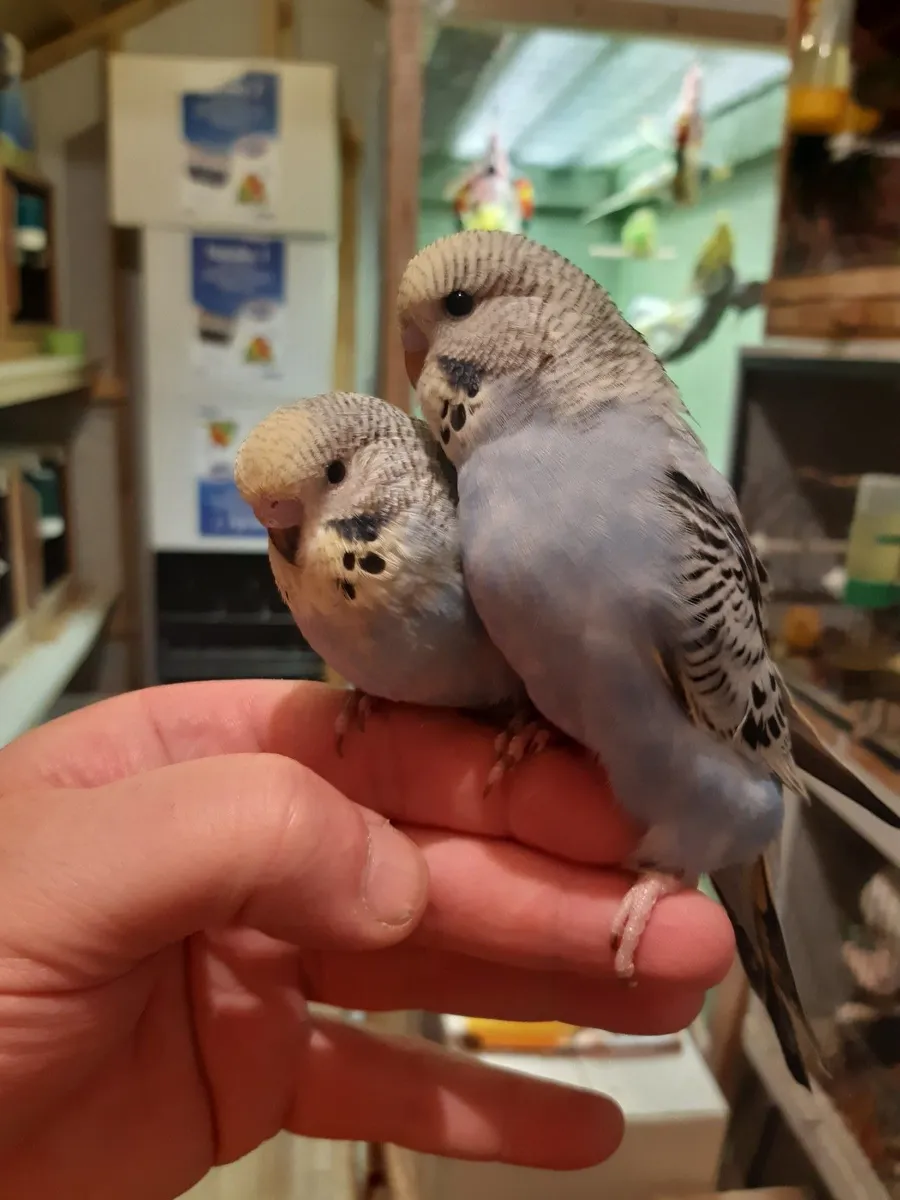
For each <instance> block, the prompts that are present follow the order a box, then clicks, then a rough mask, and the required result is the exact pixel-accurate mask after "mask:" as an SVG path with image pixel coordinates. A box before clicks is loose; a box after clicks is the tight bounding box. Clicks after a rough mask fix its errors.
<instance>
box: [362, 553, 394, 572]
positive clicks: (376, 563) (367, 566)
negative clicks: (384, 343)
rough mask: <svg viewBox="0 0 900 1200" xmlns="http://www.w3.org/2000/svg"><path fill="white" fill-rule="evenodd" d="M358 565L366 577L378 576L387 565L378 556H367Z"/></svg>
mask: <svg viewBox="0 0 900 1200" xmlns="http://www.w3.org/2000/svg"><path fill="white" fill-rule="evenodd" d="M359 565H360V567H361V568H362V570H363V571H365V572H366V573H367V574H368V575H380V574H381V572H382V571H383V570H384V568H385V567H386V566H387V563H386V562H385V561H384V559H383V558H382V557H381V555H380V554H367V555H366V556H365V558H361V559H360V560H359Z"/></svg>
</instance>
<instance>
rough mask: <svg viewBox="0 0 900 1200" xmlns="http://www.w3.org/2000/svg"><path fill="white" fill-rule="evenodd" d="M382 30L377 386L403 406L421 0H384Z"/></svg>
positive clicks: (413, 241) (418, 131) (415, 205)
mask: <svg viewBox="0 0 900 1200" xmlns="http://www.w3.org/2000/svg"><path fill="white" fill-rule="evenodd" d="M387 19H388V30H387V45H388V53H387V80H388V87H387V110H388V111H387V155H386V162H387V165H386V169H385V205H384V230H383V237H382V248H383V252H382V283H383V289H384V290H383V292H382V302H381V355H380V376H381V378H380V384H379V390H380V393H381V395H382V396H383V397H384V399H385V400H390V402H391V403H392V404H396V405H397V406H398V407H399V408H403V409H408V408H409V393H410V387H409V380H408V379H407V376H406V367H405V365H404V361H403V348H402V346H401V344H400V332H399V329H398V327H397V317H396V312H397V292H398V290H399V288H400V279H401V277H402V275H403V272H404V270H405V268H406V264H407V263H408V262H409V260H410V259H411V258H412V257H413V255H414V254H415V252H416V245H417V231H418V225H419V157H420V153H421V142H422V63H421V57H420V41H421V33H422V0H389V2H388V18H387Z"/></svg>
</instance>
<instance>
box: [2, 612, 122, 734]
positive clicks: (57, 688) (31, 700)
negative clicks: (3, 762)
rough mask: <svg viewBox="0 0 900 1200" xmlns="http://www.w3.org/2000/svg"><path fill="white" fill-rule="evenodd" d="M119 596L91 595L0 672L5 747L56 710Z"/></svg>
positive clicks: (60, 618)
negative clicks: (50, 633) (51, 632)
mask: <svg viewBox="0 0 900 1200" xmlns="http://www.w3.org/2000/svg"><path fill="white" fill-rule="evenodd" d="M114 600H115V596H114V595H113V594H111V593H102V592H93V593H89V594H88V595H87V596H86V597H85V598H84V599H83V600H82V601H80V602H79V603H78V604H77V605H76V606H73V607H72V608H70V609H67V610H66V611H65V612H63V613H61V614H60V617H59V622H60V629H59V632H58V633H57V635H56V637H55V638H53V639H52V640H50V641H46V642H38V643H35V644H34V645H32V646H31V647H29V648H28V649H27V650H25V651H24V653H23V654H22V656H21V657H20V658H19V659H18V660H17V661H16V662H14V663H13V665H12V666H11V667H10V668H9V669H8V670H7V671H5V672H3V673H2V674H0V748H2V747H3V746H6V745H8V744H9V743H10V742H12V741H14V740H15V739H16V738H17V737H19V736H20V735H21V734H23V733H27V732H28V730H29V729H32V728H34V726H35V725H37V724H39V723H40V722H41V720H42V719H43V718H44V717H45V716H46V714H47V713H48V712H49V711H50V709H51V708H52V707H53V705H54V704H55V703H56V701H57V700H58V699H59V697H60V696H61V695H62V693H63V692H64V691H65V689H66V686H67V685H68V683H69V681H70V680H71V679H72V677H73V675H74V674H75V673H76V671H77V670H78V668H79V667H80V666H81V664H82V663H83V662H84V660H85V659H86V658H87V656H88V654H89V653H90V651H91V650H92V648H93V647H94V645H95V644H96V641H97V638H98V637H99V636H100V631H101V629H102V628H103V623H104V621H105V620H106V617H107V615H108V613H109V610H110V609H111V607H112V605H113V602H114Z"/></svg>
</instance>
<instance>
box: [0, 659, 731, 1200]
mask: <svg viewBox="0 0 900 1200" xmlns="http://www.w3.org/2000/svg"><path fill="white" fill-rule="evenodd" d="M343 699H344V697H343V695H342V694H341V693H338V692H335V691H333V690H332V689H328V688H324V687H320V686H317V685H300V686H298V685H296V684H290V683H276V682H234V683H216V684H187V685H182V686H178V687H171V688H156V689H150V690H148V691H144V692H136V693H131V694H129V695H125V696H121V697H118V698H116V699H114V700H111V701H107V702H105V703H103V704H100V705H97V706H95V707H93V708H90V709H86V710H83V711H81V712H77V713H74V714H72V715H71V716H69V717H66V718H63V719H62V720H60V721H57V722H54V723H53V724H50V725H46V726H44V727H42V728H40V729H37V730H35V731H34V732H32V733H30V734H28V735H27V736H25V737H24V738H21V739H20V740H19V741H18V742H15V743H13V744H12V745H11V746H9V747H7V748H6V749H5V750H3V751H0V854H2V864H0V1061H2V1063H3V1069H2V1071H0V1178H2V1179H3V1181H4V1183H3V1192H4V1194H7V1195H10V1196H26V1195H27V1196H28V1197H29V1200H44V1198H50V1197H52V1198H53V1200H57V1197H59V1196H62V1195H64V1196H66V1197H67V1200H80V1198H82V1197H84V1198H87V1197H90V1200H106V1198H107V1197H109V1198H110V1200H112V1198H113V1197H116V1200H118V1197H120V1196H122V1195H127V1196H128V1197H129V1198H130V1200H142V1198H147V1200H162V1198H168V1197H172V1196H175V1195H178V1194H180V1193H182V1192H183V1191H185V1190H187V1189H188V1188H189V1187H191V1186H192V1185H193V1184H194V1183H195V1182H196V1181H197V1180H199V1179H200V1178H202V1176H203V1175H204V1174H205V1173H206V1172H207V1171H208V1170H209V1168H210V1167H212V1166H213V1165H215V1164H219V1163H225V1162H229V1161H233V1160H234V1159H236V1158H238V1157H241V1156H242V1155H244V1154H246V1153H247V1152H249V1151H250V1150H252V1149H253V1148H255V1147H256V1146H257V1145H259V1144H260V1143H261V1142H262V1141H264V1140H265V1139H267V1138H269V1137H271V1136H272V1135H274V1134H275V1133H276V1132H277V1131H278V1130H280V1129H282V1128H285V1129H289V1130H292V1131H294V1132H295V1133H300V1134H306V1135H309V1136H314V1137H334V1138H346V1139H350V1140H357V1139H358V1140H371V1141H384V1142H394V1143H398V1144H401V1145H406V1146H409V1147H412V1148H414V1149H418V1150H423V1151H428V1152H431V1153H438V1154H445V1155H454V1156H459V1157H477V1158H494V1159H500V1160H503V1161H510V1162H518V1163H523V1164H528V1165H534V1166H542V1167H551V1168H558V1169H567V1168H577V1167H583V1166H587V1165H589V1164H591V1163H594V1162H598V1161H600V1160H602V1159H603V1158H605V1157H607V1156H608V1155H609V1154H610V1153H611V1152H612V1151H613V1150H614V1149H615V1147H616V1146H617V1144H618V1142H619V1139H620V1137H621V1115H620V1113H619V1111H618V1109H617V1108H616V1107H615V1105H614V1104H612V1103H611V1102H610V1101H608V1100H606V1099H604V1098H603V1097H599V1096H596V1095H592V1094H587V1093H583V1092H578V1091H574V1090H569V1089H564V1088H560V1087H558V1086H556V1085H553V1084H550V1083H545V1082H542V1081H538V1080H533V1079H529V1078H527V1077H524V1076H521V1075H519V1074H508V1073H501V1072H496V1071H491V1070H488V1069H487V1068H485V1067H484V1066H482V1065H480V1064H479V1063H478V1062H477V1061H474V1060H471V1059H468V1058H466V1057H465V1056H454V1055H449V1054H445V1053H443V1052H441V1051H438V1050H436V1049H435V1048H433V1047H430V1046H427V1045H425V1044H419V1043H416V1042H409V1041H405V1040H402V1039H385V1038H378V1037H375V1036H374V1035H372V1034H370V1033H366V1032H363V1031H361V1030H360V1029H358V1028H355V1027H353V1026H349V1025H344V1024H340V1023H331V1022H327V1021H324V1020H321V1019H318V1018H315V1017H311V1016H310V1014H309V1013H308V1010H307V1001H310V1000H319V1001H323V1002H327V1003H331V1004H336V1005H340V1006H347V1007H353V1008H362V1009H367V1010H372V1011H375V1010H391V1009H416V1008H424V1009H431V1010H436V1011H444V1012H457V1013H472V1014H477V1015H480V1016H491V1017H501V1018H507V1019H518V1020H538V1019H548V1018H556V1019H560V1020H565V1021H570V1022H572V1023H575V1024H580V1025H589V1026H595V1027H602V1028H606V1029H611V1030H622V1031H631V1032H639V1033H656V1032H663V1031H667V1030H673V1029H678V1028H682V1027H684V1026H685V1025H687V1024H688V1023H689V1022H690V1021H691V1020H692V1019H693V1018H694V1016H695V1015H696V1014H697V1012H698V1011H699V1008H700V1005H701V1003H702V998H703V992H704V990H705V989H706V988H707V987H709V986H710V985H712V984H714V983H716V982H717V981H718V980H719V979H721V978H722V977H723V975H724V974H725V972H726V970H727V968H728V965H729V962H730V958H731V953H732V935H731V927H730V925H729V923H728V921H727V919H726V918H725V916H724V914H723V913H722V912H721V911H720V910H719V908H718V907H717V906H716V905H714V904H713V903H712V902H710V901H708V900H706V899H705V898H704V897H702V896H700V895H699V894H697V893H694V892H685V893H683V894H680V895H676V896H673V897H670V898H667V899H666V900H665V901H664V902H662V903H661V904H660V906H659V909H658V911H657V912H656V913H655V914H654V917H653V920H652V922H651V924H650V927H649V928H648V931H647V934H646V936H645V938H644V939H643V941H642V943H641V949H640V954H639V957H638V962H637V978H638V980H639V986H638V987H637V988H634V989H632V988H629V987H627V986H626V985H623V984H622V983H621V982H619V981H618V980H617V979H616V978H615V977H614V974H613V964H612V954H611V950H610V945H609V941H610V938H609V932H610V926H611V922H612V918H613V915H614V913H615V911H616V908H617V906H618V904H619V902H620V900H621V898H622V896H623V895H624V893H625V891H626V889H627V886H628V878H627V876H625V875H624V874H623V873H621V872H618V871H616V870H615V869H598V866H597V865H596V864H600V865H601V867H602V866H603V864H610V865H612V864H615V863H617V862H620V861H621V860H622V858H623V857H624V855H626V854H627V853H628V851H629V850H630V849H632V848H633V846H634V845H635V844H636V831H634V830H633V829H631V828H630V827H629V825H628V824H627V822H626V820H625V818H624V817H623V816H621V815H620V814H619V813H618V811H617V810H616V809H615V807H614V806H613V804H612V802H611V800H610V797H609V795H608V794H607V793H606V792H605V790H604V788H603V786H602V783H601V782H599V781H598V777H597V773H596V771H595V770H594V769H592V768H590V767H589V766H588V765H587V763H586V762H582V761H580V760H577V759H576V758H575V757H574V756H573V755H572V754H570V753H567V752H564V751H561V750H548V751H546V752H545V753H544V754H543V755H541V756H540V757H539V758H537V759H535V760H534V761H532V762H529V763H527V764H523V765H521V766H519V767H517V768H516V769H515V770H514V771H512V772H510V774H509V776H508V777H507V778H506V779H505V780H504V781H503V782H502V783H501V784H500V785H499V786H498V787H497V788H496V789H495V791H494V792H492V793H491V794H490V795H489V796H488V798H487V799H484V798H483V796H482V791H483V781H484V778H485V776H486V772H487V770H488V769H489V766H490V762H491V760H492V743H493V737H492V735H491V733H490V731H488V730H485V729H480V728H478V727H477V726H476V725H474V724H473V723H470V722H467V721H464V720H463V719H462V718H456V717H453V716H448V715H446V714H440V713H435V712H422V711H421V710H414V709H405V708H401V707H391V706H387V705H384V706H380V707H379V708H378V709H377V710H376V713H375V714H374V715H373V717H372V718H370V721H371V724H370V726H369V727H368V728H367V731H366V732H365V733H364V734H363V733H359V734H357V733H353V734H351V735H350V737H349V738H348V739H347V745H346V748H345V757H344V758H339V757H338V756H337V755H336V753H335V750H334V723H335V718H336V716H337V713H338V710H339V706H340V705H341V703H342V702H343ZM377 814H381V816H379V815H377ZM382 816H383V817H387V818H389V819H390V821H392V822H395V823H396V825H397V826H398V828H399V829H402V830H403V831H404V832H405V834H406V835H407V836H406V837H404V836H402V835H401V834H399V833H397V832H395V831H394V830H393V829H392V827H391V826H390V825H388V824H387V823H385V822H384V821H383V820H382ZM585 864H593V865H591V866H588V865H585Z"/></svg>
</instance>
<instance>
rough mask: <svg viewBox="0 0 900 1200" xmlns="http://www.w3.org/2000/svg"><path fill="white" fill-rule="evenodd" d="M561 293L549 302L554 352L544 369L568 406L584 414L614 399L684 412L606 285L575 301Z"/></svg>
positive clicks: (669, 382) (548, 342)
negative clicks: (568, 302) (568, 301)
mask: <svg viewBox="0 0 900 1200" xmlns="http://www.w3.org/2000/svg"><path fill="white" fill-rule="evenodd" d="M562 299H563V298H562V297H560V298H559V301H557V302H556V303H554V301H556V297H554V298H553V300H551V301H550V303H549V304H548V306H547V307H548V313H547V326H546V329H547V333H546V345H547V348H548V349H549V351H550V353H549V354H548V356H547V358H546V359H545V362H544V364H543V366H542V369H541V375H542V380H543V382H544V384H545V386H546V387H547V388H548V389H549V390H550V392H551V394H554V395H556V396H558V397H559V404H560V406H561V407H562V409H563V411H564V412H568V413H573V414H574V413H579V414H580V413H584V412H585V411H590V410H593V409H596V408H599V407H602V406H603V405H605V404H607V403H610V402H616V403H629V404H631V403H643V404H648V405H652V407H654V408H656V409H658V408H659V407H660V406H663V407H666V408H669V409H671V410H672V411H673V412H674V413H683V412H684V406H683V403H682V400H681V396H680V394H679V392H678V389H677V388H676V387H675V384H674V383H673V382H672V380H671V379H670V378H669V376H668V375H667V374H666V371H665V368H664V367H663V365H662V363H661V362H660V361H659V359H658V358H657V357H656V355H655V354H654V353H653V351H652V350H651V349H650V347H649V346H648V345H647V343H646V341H645V340H644V339H643V337H641V335H640V334H639V333H638V332H637V330H636V329H633V328H632V326H631V325H629V324H628V322H627V321H626V320H625V318H624V317H623V316H622V314H621V313H620V312H619V310H618V308H616V306H615V304H614V303H613V301H612V300H611V299H610V297H609V295H608V294H607V293H606V292H605V291H604V290H603V288H601V287H600V286H599V285H596V284H595V285H594V287H593V288H592V289H591V290H590V292H589V293H588V295H587V296H586V297H585V302H584V303H582V304H581V305H579V306H577V307H575V306H568V305H566V304H564V303H562Z"/></svg>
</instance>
